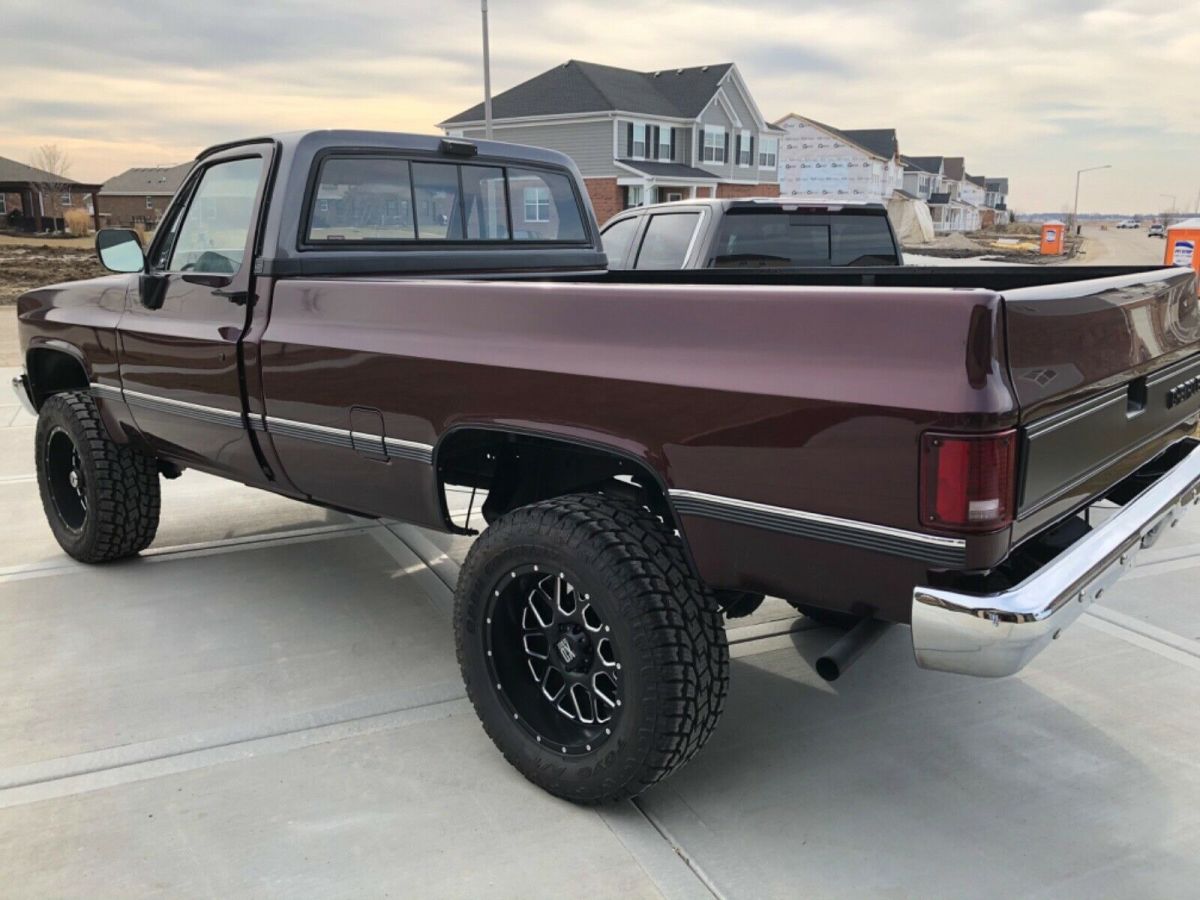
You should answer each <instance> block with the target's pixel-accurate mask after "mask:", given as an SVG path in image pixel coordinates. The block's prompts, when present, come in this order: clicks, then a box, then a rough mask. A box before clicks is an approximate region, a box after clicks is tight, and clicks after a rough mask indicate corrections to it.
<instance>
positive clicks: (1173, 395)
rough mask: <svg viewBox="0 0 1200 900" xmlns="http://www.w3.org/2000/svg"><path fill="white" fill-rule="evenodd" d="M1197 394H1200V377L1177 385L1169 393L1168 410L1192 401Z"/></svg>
mask: <svg viewBox="0 0 1200 900" xmlns="http://www.w3.org/2000/svg"><path fill="white" fill-rule="evenodd" d="M1196 394H1200V375H1197V376H1196V377H1195V378H1189V379H1188V380H1187V381H1185V382H1183V383H1182V384H1177V385H1175V387H1173V388H1171V389H1170V390H1169V391H1167V409H1170V408H1171V407H1173V406H1178V405H1179V404H1180V403H1183V402H1185V401H1187V400H1191V399H1192V398H1193V397H1194V396H1196Z"/></svg>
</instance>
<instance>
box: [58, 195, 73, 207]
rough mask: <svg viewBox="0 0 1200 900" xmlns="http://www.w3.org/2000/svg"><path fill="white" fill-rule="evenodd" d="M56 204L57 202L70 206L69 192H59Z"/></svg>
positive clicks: (60, 204)
mask: <svg viewBox="0 0 1200 900" xmlns="http://www.w3.org/2000/svg"><path fill="white" fill-rule="evenodd" d="M58 204H59V206H70V205H71V195H70V193H66V194H61V195H60V196H59V198H58Z"/></svg>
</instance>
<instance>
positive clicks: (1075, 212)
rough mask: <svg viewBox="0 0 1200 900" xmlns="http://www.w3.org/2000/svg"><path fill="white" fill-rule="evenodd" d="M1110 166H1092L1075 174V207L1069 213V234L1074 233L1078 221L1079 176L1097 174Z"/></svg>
mask: <svg viewBox="0 0 1200 900" xmlns="http://www.w3.org/2000/svg"><path fill="white" fill-rule="evenodd" d="M1111 168H1112V166H1111V165H1104V166H1092V167H1091V168H1088V169H1080V170H1079V171H1078V172H1076V173H1075V206H1074V208H1073V209H1072V211H1071V234H1074V233H1075V223H1076V221H1077V220H1078V219H1079V176H1080V175H1082V174H1083V173H1084V172H1097V171H1099V170H1100V169H1111Z"/></svg>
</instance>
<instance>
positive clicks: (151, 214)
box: [100, 194, 172, 228]
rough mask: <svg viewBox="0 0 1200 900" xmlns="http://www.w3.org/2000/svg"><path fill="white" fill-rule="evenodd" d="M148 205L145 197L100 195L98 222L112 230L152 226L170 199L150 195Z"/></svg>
mask: <svg viewBox="0 0 1200 900" xmlns="http://www.w3.org/2000/svg"><path fill="white" fill-rule="evenodd" d="M149 197H150V205H149V206H147V204H146V196H133V197H129V196H124V195H121V196H114V195H112V194H101V195H100V216H101V219H100V221H101V222H103V223H104V224H105V225H106V226H112V227H114V228H131V227H133V226H134V225H137V224H142V225H153V224H156V223H157V222H158V220H159V219H161V218H162V217H163V213H165V212H166V211H167V207H168V206H169V205H170V203H171V200H172V197H171V196H170V195H163V194H157V195H156V194H151V195H149Z"/></svg>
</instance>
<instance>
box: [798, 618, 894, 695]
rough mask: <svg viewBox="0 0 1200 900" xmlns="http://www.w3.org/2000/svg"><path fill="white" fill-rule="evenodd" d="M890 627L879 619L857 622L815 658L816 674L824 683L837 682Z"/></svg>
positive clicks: (889, 624)
mask: <svg viewBox="0 0 1200 900" xmlns="http://www.w3.org/2000/svg"><path fill="white" fill-rule="evenodd" d="M890 627H891V623H890V622H881V621H880V620H879V619H861V620H859V623H858V624H857V625H855V626H854V627H853V628H851V629H850V630H849V631H847V632H846V633H845V634H843V635H842V636H841V637H840V638H838V640H837V641H836V642H835V643H834V645H833V646H832V647H830V648H829V649H828V650H826V651H825V652H824V653H823V654H822V655H821V656H820V657H818V658H817V662H816V670H817V674H818V675H820V676H821V677H822V678H823V679H825V680H826V681H837V680H838V679H839V678H841V677H842V675H843V674H844V673H845V671H846V670H847V669H849V668H850V666H851V665H853V664H854V661H855V660H857V659H858V658H859V657H860V656H862V654H863V653H865V652H866V651H867V650H868V649H869V648H870V647H871V645H872V644H874V643H875V642H876V641H877V640H879V638H880V636H881V635H882V634H883V633H884V632H885V631H887V630H888V628H890Z"/></svg>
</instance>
